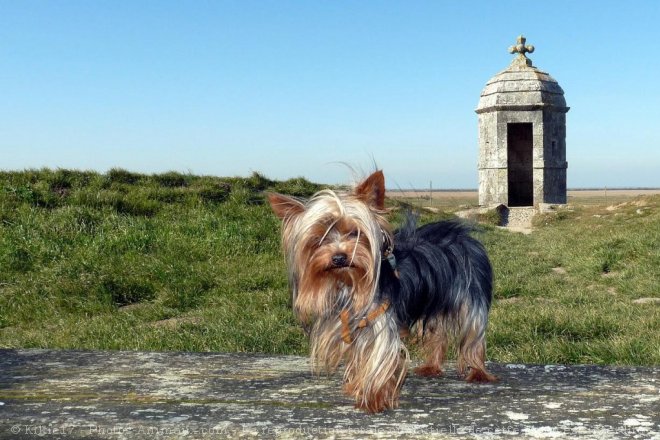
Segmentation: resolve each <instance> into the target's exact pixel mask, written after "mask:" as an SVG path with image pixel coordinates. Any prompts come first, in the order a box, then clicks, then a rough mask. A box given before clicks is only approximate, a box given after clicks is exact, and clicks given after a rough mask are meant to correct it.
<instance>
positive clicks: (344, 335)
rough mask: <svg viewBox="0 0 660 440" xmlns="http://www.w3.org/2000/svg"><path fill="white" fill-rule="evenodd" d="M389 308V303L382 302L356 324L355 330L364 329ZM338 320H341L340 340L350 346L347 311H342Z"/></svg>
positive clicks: (351, 339)
mask: <svg viewBox="0 0 660 440" xmlns="http://www.w3.org/2000/svg"><path fill="white" fill-rule="evenodd" d="M389 308H390V302H389V301H387V300H385V301H383V302H382V303H381V304H380V306H378V308H376V309H374V310H372V311H371V312H369V313H368V314H367V316H365V317H364V318H362V319H361V320H360V321H359V322H358V324H357V328H364V327H366V326H368V325H369V324H370V323H371V322H372V321H373V320H374V319H376V318H378V317H379V316H380V315H382V314H383V313H385V312H386V311H387V309H389ZM339 318H340V319H341V339H342V341H344V342H345V343H347V344H351V343H352V342H353V337H352V335H351V328H350V326H349V323H348V321H349V319H350V316H349V313H348V309H344V310H342V311H341V313H340V314H339Z"/></svg>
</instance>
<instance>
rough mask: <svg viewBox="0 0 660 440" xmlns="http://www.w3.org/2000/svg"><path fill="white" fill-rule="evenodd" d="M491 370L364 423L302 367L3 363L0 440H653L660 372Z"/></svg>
mask: <svg viewBox="0 0 660 440" xmlns="http://www.w3.org/2000/svg"><path fill="white" fill-rule="evenodd" d="M489 369H490V370H491V371H493V372H494V373H495V374H496V375H497V376H499V378H500V381H499V382H497V383H495V384H489V385H472V384H467V383H465V382H464V381H462V380H461V379H460V378H459V377H458V376H457V375H456V373H455V370H454V369H453V365H450V366H448V368H447V375H446V376H444V377H441V378H438V379H426V378H419V377H416V376H412V375H411V376H409V377H408V379H407V381H406V383H405V384H404V387H403V389H402V393H401V405H400V407H399V408H398V409H396V410H394V411H388V412H385V413H382V414H377V415H368V414H364V413H362V412H361V411H358V410H356V409H354V408H353V405H352V402H351V401H350V399H348V398H347V397H345V396H344V395H343V394H342V393H341V377H340V375H337V376H333V377H323V376H322V377H318V376H315V375H313V374H311V373H310V368H309V362H308V360H307V359H306V358H302V357H294V356H264V355H249V354H225V353H142V352H112V351H55V350H0V438H11V439H15V438H17V439H21V438H111V439H122V438H154V439H161V438H162V439H165V438H195V439H197V438H337V439H342V438H347V439H348V438H356V437H360V438H393V437H397V438H438V439H445V438H452V439H454V438H477V439H481V438H483V439H491V438H509V437H512V436H514V437H515V438H576V437H579V438H591V439H619V438H631V439H633V438H639V439H660V430H659V428H660V427H659V425H658V424H659V423H660V420H659V419H658V408H659V407H660V394H659V393H660V382H659V379H660V369H658V368H656V367H646V368H642V367H602V366H561V365H559V366H555V365H546V366H544V365H539V366H530V365H520V364H509V365H505V364H490V365H489Z"/></svg>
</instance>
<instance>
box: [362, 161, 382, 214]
mask: <svg viewBox="0 0 660 440" xmlns="http://www.w3.org/2000/svg"><path fill="white" fill-rule="evenodd" d="M355 195H356V196H357V198H359V199H360V200H362V201H363V202H364V203H366V204H367V205H369V206H371V207H372V208H375V209H377V210H379V211H382V210H383V209H385V176H384V175H383V172H382V171H380V170H379V171H376V172H375V173H373V174H372V175H371V176H369V177H367V178H366V179H365V180H364V181H363V182H362V183H360V184H359V185H358V186H356V187H355Z"/></svg>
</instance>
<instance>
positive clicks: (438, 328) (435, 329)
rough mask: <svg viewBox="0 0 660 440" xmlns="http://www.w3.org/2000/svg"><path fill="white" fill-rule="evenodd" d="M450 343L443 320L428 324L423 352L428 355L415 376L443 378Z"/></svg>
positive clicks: (416, 369)
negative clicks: (443, 367)
mask: <svg viewBox="0 0 660 440" xmlns="http://www.w3.org/2000/svg"><path fill="white" fill-rule="evenodd" d="M418 325H420V326H421V325H422V324H421V323H419V324H418ZM448 342H449V339H448V337H447V328H446V326H445V323H444V319H443V318H438V319H434V320H433V322H431V323H427V324H426V329H424V333H423V336H422V350H423V351H424V353H425V355H426V361H425V362H424V363H423V364H422V365H420V366H419V367H417V368H415V374H417V375H419V376H424V377H437V376H441V375H442V363H443V362H444V360H445V353H446V352H447V345H448Z"/></svg>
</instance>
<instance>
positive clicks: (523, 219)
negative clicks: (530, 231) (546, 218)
mask: <svg viewBox="0 0 660 440" xmlns="http://www.w3.org/2000/svg"><path fill="white" fill-rule="evenodd" d="M534 214H536V210H535V209H534V208H533V207H513V208H512V207H509V208H508V209H507V210H506V218H505V219H503V220H504V222H503V223H504V226H506V227H509V228H531V227H532V218H533V217H534Z"/></svg>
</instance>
